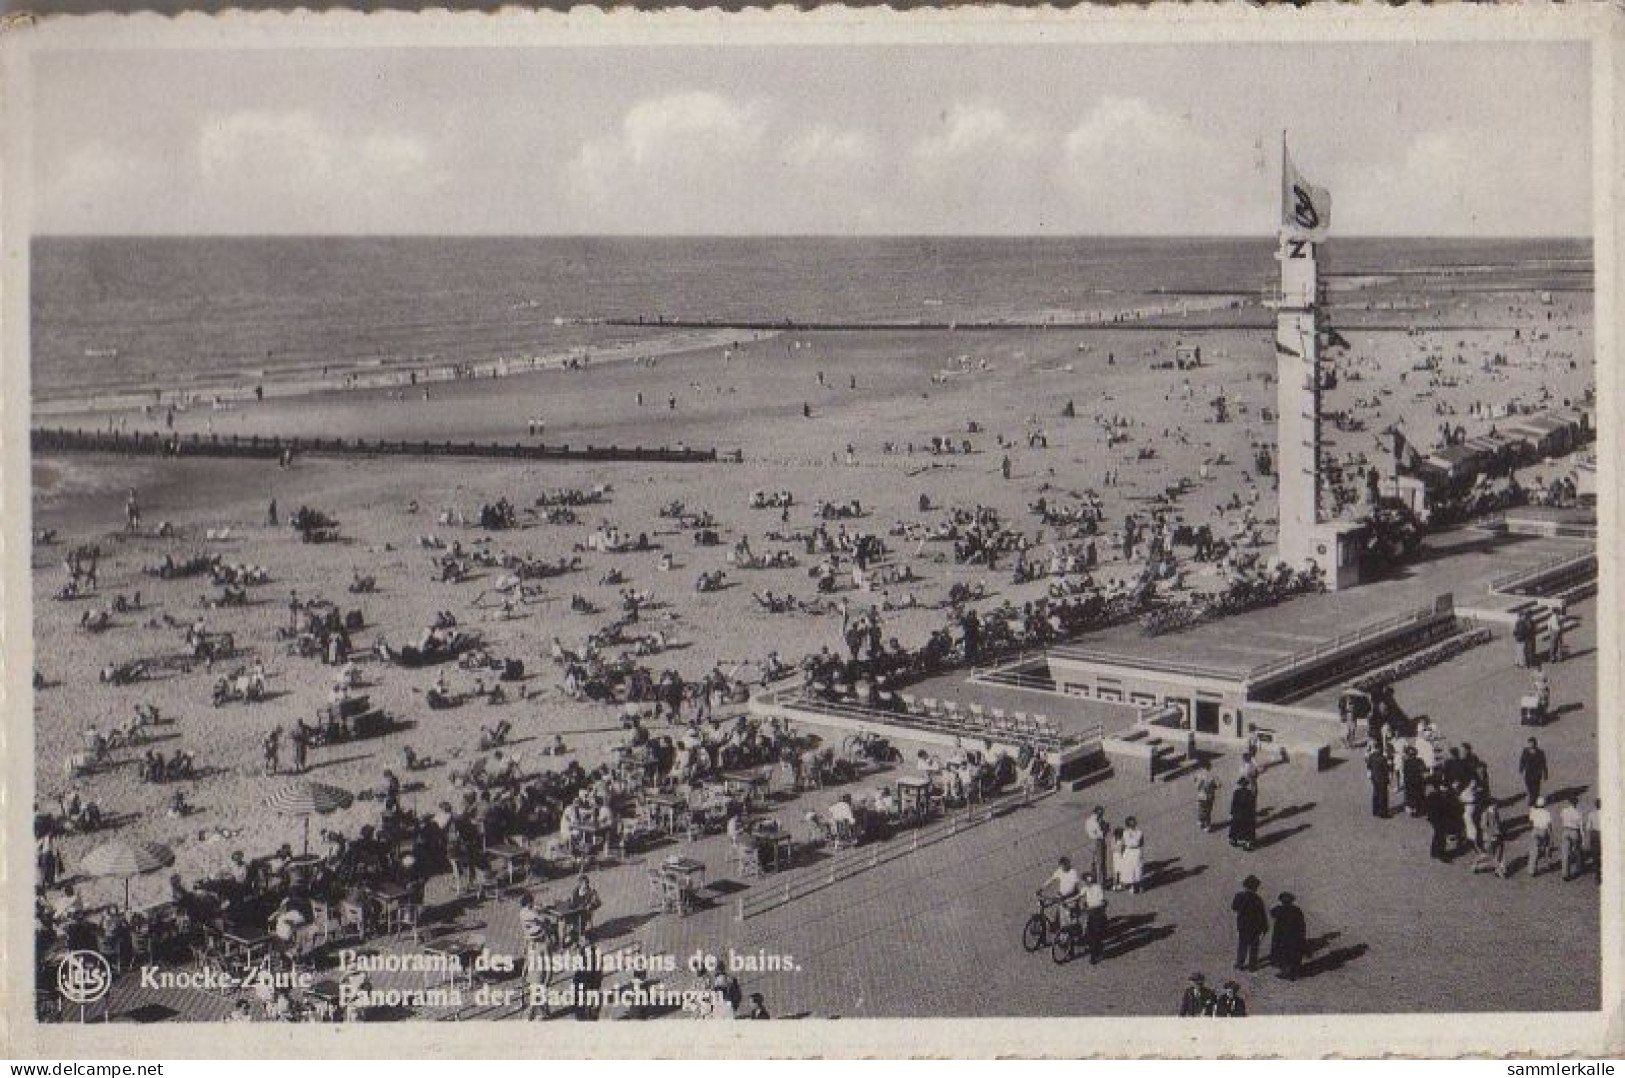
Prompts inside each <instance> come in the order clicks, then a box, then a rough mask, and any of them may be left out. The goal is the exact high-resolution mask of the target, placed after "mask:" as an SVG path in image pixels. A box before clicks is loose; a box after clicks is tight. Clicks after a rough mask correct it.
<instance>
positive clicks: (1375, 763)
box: [1365, 741, 1389, 820]
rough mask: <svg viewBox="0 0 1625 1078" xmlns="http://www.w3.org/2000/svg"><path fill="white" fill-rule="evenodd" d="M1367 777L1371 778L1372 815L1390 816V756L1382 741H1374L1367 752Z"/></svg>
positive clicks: (1385, 817) (1378, 817)
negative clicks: (1385, 750)
mask: <svg viewBox="0 0 1625 1078" xmlns="http://www.w3.org/2000/svg"><path fill="white" fill-rule="evenodd" d="M1365 770H1366V777H1367V778H1369V779H1370V780H1371V815H1373V816H1375V817H1376V818H1377V819H1379V820H1386V819H1387V818H1388V772H1389V766H1388V757H1387V755H1385V754H1384V753H1383V751H1382V743H1381V742H1380V741H1373V742H1372V743H1371V746H1370V747H1369V748H1368V749H1366V753H1365Z"/></svg>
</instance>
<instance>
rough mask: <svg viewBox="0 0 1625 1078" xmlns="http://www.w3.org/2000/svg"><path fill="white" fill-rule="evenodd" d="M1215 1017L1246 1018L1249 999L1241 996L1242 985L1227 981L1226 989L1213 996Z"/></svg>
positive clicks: (1225, 983)
mask: <svg viewBox="0 0 1625 1078" xmlns="http://www.w3.org/2000/svg"><path fill="white" fill-rule="evenodd" d="M1212 1014H1213V1017H1214V1018H1246V1017H1247V1001H1246V1000H1245V999H1242V998H1241V985H1239V984H1237V983H1236V982H1235V981H1225V982H1224V991H1223V992H1220V993H1219V994H1218V995H1216V996H1214V997H1213V1010H1212Z"/></svg>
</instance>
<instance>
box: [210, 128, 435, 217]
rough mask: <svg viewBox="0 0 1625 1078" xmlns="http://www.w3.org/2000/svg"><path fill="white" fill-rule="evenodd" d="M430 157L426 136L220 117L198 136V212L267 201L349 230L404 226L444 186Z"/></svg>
mask: <svg viewBox="0 0 1625 1078" xmlns="http://www.w3.org/2000/svg"><path fill="white" fill-rule="evenodd" d="M431 156H432V155H431V152H430V149H429V146H428V144H427V143H426V141H425V140H424V138H422V137H421V136H418V135H415V134H409V133H406V132H401V131H390V130H379V129H376V128H375V129H373V130H371V131H369V132H367V133H364V134H361V133H350V132H346V131H343V130H340V129H339V128H338V127H336V126H335V125H333V124H332V123H330V122H328V121H325V120H324V119H323V118H322V117H319V116H317V115H316V114H314V113H311V112H305V111H297V110H295V111H273V110H244V111H237V112H230V113H225V114H223V115H216V116H212V117H210V118H209V119H208V120H207V121H206V122H205V123H204V124H203V125H202V129H201V131H200V133H199V136H198V143H197V162H198V175H199V178H200V181H201V188H202V195H203V198H204V205H203V206H201V207H199V210H200V211H201V212H203V213H204V214H207V213H208V212H209V211H210V209H211V204H215V203H219V204H224V203H235V204H239V205H240V204H244V203H246V204H250V205H252V204H253V200H254V199H255V198H259V197H263V198H265V199H266V200H267V201H268V203H270V204H285V205H287V204H291V206H292V208H293V210H294V212H296V213H299V214H306V215H314V216H315V217H316V218H318V219H319V220H329V219H333V220H334V221H335V223H340V222H339V221H338V220H337V218H339V217H340V215H342V217H343V218H344V219H345V220H344V221H343V222H342V223H344V224H345V225H347V226H349V227H353V226H354V225H355V224H356V223H357V222H366V221H369V220H399V219H400V217H401V214H402V211H403V209H405V208H408V207H413V206H416V205H421V204H422V203H423V202H424V201H425V200H426V199H428V198H429V197H431V196H432V195H433V193H434V192H435V191H436V190H437V189H438V188H439V187H440V185H441V180H440V178H439V176H438V175H437V174H436V173H434V172H433V171H432V170H431V168H430V163H431ZM407 212H410V210H407ZM346 230H348V228H347V229H346Z"/></svg>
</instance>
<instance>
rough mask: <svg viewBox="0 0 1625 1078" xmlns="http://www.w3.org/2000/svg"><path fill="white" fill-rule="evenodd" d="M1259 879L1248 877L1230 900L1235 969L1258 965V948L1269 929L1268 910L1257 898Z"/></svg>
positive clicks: (1250, 967)
mask: <svg viewBox="0 0 1625 1078" xmlns="http://www.w3.org/2000/svg"><path fill="white" fill-rule="evenodd" d="M1258 888H1259V879H1258V877H1257V876H1248V877H1247V878H1246V879H1245V880H1242V881H1241V890H1239V891H1237V892H1236V897H1235V898H1232V899H1231V900H1230V909H1231V910H1232V911H1234V912H1235V915H1236V968H1237V969H1253V968H1255V967H1257V965H1258V947H1259V944H1260V943H1262V942H1263V940H1264V934H1265V933H1267V932H1268V931H1269V929H1270V917H1269V910H1267V909H1266V908H1265V907H1264V900H1263V899H1262V898H1259V897H1258Z"/></svg>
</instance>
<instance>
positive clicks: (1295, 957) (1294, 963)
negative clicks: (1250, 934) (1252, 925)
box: [1270, 891, 1309, 981]
mask: <svg viewBox="0 0 1625 1078" xmlns="http://www.w3.org/2000/svg"><path fill="white" fill-rule="evenodd" d="M1270 917H1271V919H1272V920H1273V921H1274V924H1273V925H1272V926H1271V928H1270V964H1271V965H1273V966H1274V967H1275V968H1276V969H1278V970H1280V971H1281V972H1280V975H1281V976H1282V977H1284V978H1286V979H1287V980H1289V981H1295V980H1297V979H1298V967H1299V966H1301V965H1302V964H1303V956H1304V952H1305V951H1306V950H1308V947H1309V926H1308V923H1307V922H1306V921H1305V920H1304V916H1303V910H1301V909H1299V908H1298V900H1297V898H1296V896H1294V895H1293V894H1292V892H1291V891H1282V892H1281V895H1280V898H1279V900H1278V903H1277V905H1276V907H1275V908H1274V909H1273V910H1271V911H1270Z"/></svg>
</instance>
